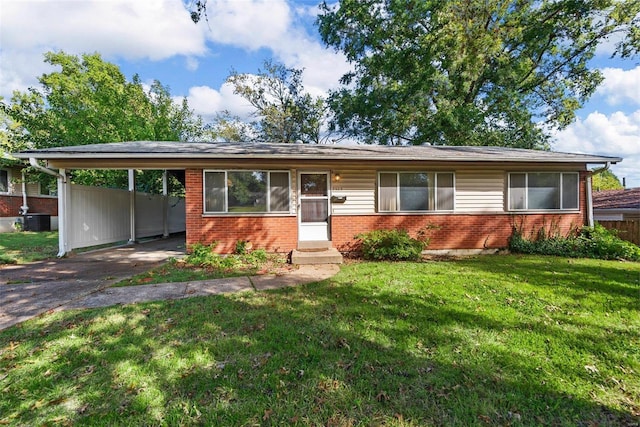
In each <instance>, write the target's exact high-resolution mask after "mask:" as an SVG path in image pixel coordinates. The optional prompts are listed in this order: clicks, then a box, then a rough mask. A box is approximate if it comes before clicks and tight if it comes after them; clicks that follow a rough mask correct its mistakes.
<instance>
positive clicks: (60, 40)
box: [0, 0, 640, 187]
mask: <svg viewBox="0 0 640 427" xmlns="http://www.w3.org/2000/svg"><path fill="white" fill-rule="evenodd" d="M318 2H319V1H317V0H209V1H208V9H209V13H208V15H209V23H208V25H207V23H206V22H201V23H200V24H199V25H194V24H193V23H192V22H191V20H190V18H189V15H188V13H187V12H186V10H185V8H184V4H183V2H182V0H96V1H93V0H2V2H1V3H0V96H3V97H5V99H6V98H9V97H10V96H11V93H12V91H13V90H25V89H26V88H28V87H29V86H35V85H37V77H38V76H39V75H41V74H42V73H45V72H50V71H52V69H51V68H49V67H48V66H47V65H46V64H44V63H43V61H42V58H43V54H44V53H45V52H47V51H50V50H64V51H66V52H68V53H73V54H80V53H84V52H99V53H101V54H102V56H103V58H104V59H106V60H108V61H111V62H114V63H116V64H118V65H119V66H120V69H121V70H122V72H123V73H124V74H125V75H126V76H127V78H131V77H132V76H133V74H136V73H137V74H139V75H140V77H141V79H142V81H143V82H145V83H151V82H152V81H153V80H154V79H157V80H160V81H161V82H162V83H163V84H165V85H168V86H170V88H171V93H172V95H174V96H175V97H176V99H179V98H180V97H187V99H188V100H189V104H190V106H191V107H192V108H193V109H194V110H195V111H196V113H198V114H200V115H201V116H203V118H204V119H205V120H208V119H210V118H211V117H213V116H214V115H215V113H216V112H218V111H222V110H225V109H226V110H229V111H231V112H233V113H236V114H239V115H247V114H249V113H250V111H251V110H250V107H249V106H248V105H247V104H246V102H245V101H243V100H242V99H240V98H239V97H237V96H236V95H234V94H233V91H232V89H231V88H230V87H229V86H228V85H225V84H224V81H225V79H226V77H227V76H228V74H229V72H230V71H231V69H235V70H237V71H238V72H243V73H244V72H246V73H254V72H257V70H258V68H260V66H261V64H262V62H263V61H264V60H265V59H268V58H273V59H274V60H275V61H278V62H281V63H284V64H285V65H286V66H288V67H294V68H303V69H304V70H305V71H304V84H305V86H306V88H307V90H308V91H310V92H311V93H313V94H314V95H320V94H323V93H326V91H327V90H330V89H334V88H336V87H338V79H339V78H340V76H342V75H343V74H344V73H345V72H346V71H348V70H349V69H350V65H349V64H348V63H347V62H346V61H345V59H344V57H343V56H342V55H341V54H340V53H336V52H334V51H333V50H330V49H326V48H325V47H324V46H323V45H322V43H321V42H320V40H319V37H318V34H317V31H316V28H315V27H314V21H315V16H316V14H317V12H318V9H317V4H318ZM614 42H615V41H614V40H612V41H610V42H609V43H606V44H604V45H602V46H600V47H599V50H598V55H597V56H596V58H594V60H593V65H594V67H597V68H600V69H601V70H602V72H603V74H604V76H605V81H604V83H603V84H602V85H601V87H600V88H599V89H598V91H597V93H596V94H595V95H594V96H593V97H592V98H591V99H590V100H589V102H588V103H587V104H586V105H585V106H584V108H583V109H581V110H580V111H579V112H578V119H577V120H576V122H575V123H573V124H572V125H571V126H569V127H568V128H567V129H564V130H561V131H558V132H556V133H555V142H554V144H553V149H554V150H556V151H565V152H582V153H591V154H602V155H610V156H618V157H624V161H623V162H622V163H620V164H618V165H614V166H612V170H613V172H614V173H616V174H617V175H618V176H619V177H620V178H622V177H626V180H627V187H640V65H639V61H640V59H638V58H637V59H635V60H630V61H621V60H618V59H611V58H610V56H611V53H612V46H613V44H614Z"/></svg>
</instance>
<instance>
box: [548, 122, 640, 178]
mask: <svg viewBox="0 0 640 427" xmlns="http://www.w3.org/2000/svg"><path fill="white" fill-rule="evenodd" d="M555 139H556V142H555V144H554V146H553V149H554V150H555V151H564V152H572V153H588V154H598V155H605V156H614V157H622V158H623V159H624V160H623V161H622V162H621V163H619V164H617V165H613V166H612V167H611V170H612V171H613V172H614V173H615V174H616V175H617V176H618V177H619V178H620V179H622V178H623V177H626V179H627V186H628V187H640V110H636V111H635V112H632V113H630V114H625V113H624V112H621V111H618V112H615V113H613V114H610V115H604V114H602V113H599V112H597V111H596V112H593V113H591V114H589V115H588V116H587V117H586V118H585V119H584V120H577V121H576V122H575V123H573V124H572V125H571V126H569V127H568V128H566V129H565V130H563V131H560V132H558V133H557V134H556V138H555Z"/></svg>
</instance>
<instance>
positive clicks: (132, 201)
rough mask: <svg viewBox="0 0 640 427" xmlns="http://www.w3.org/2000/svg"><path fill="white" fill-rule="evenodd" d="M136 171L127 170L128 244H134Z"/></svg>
mask: <svg viewBox="0 0 640 427" xmlns="http://www.w3.org/2000/svg"><path fill="white" fill-rule="evenodd" d="M135 172H136V171H135V170H134V169H129V221H130V224H131V228H130V236H129V243H135V242H136V173H135Z"/></svg>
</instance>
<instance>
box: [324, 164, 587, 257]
mask: <svg viewBox="0 0 640 427" xmlns="http://www.w3.org/2000/svg"><path fill="white" fill-rule="evenodd" d="M586 176H587V172H581V173H580V192H579V194H580V212H576V213H544V214H541V213H526V214H522V213H517V214H515V213H514V214H510V213H498V214H475V215H474V214H470V215H467V214H448V215H434V214H430V215H361V216H351V215H350V216H336V215H334V216H332V217H331V240H332V241H333V246H334V247H336V248H337V249H338V250H340V251H343V252H347V251H350V250H354V249H357V247H354V244H355V243H356V240H355V239H354V236H355V235H356V234H358V233H362V232H366V231H369V230H375V229H405V230H407V231H408V232H409V233H410V234H411V235H412V236H415V235H416V233H417V232H418V231H419V230H421V229H423V228H424V227H428V226H433V228H431V229H429V230H427V231H426V233H427V234H426V235H427V236H429V238H430V243H429V246H428V247H427V249H489V248H504V247H506V246H507V244H508V239H509V236H511V232H512V228H513V226H516V227H517V228H518V229H520V230H521V231H522V233H523V235H524V236H526V237H528V236H529V235H530V233H534V235H535V233H537V232H538V230H539V229H540V228H542V227H545V229H547V230H551V231H557V232H559V233H561V234H564V235H566V234H567V233H569V232H570V231H571V230H573V229H575V228H576V227H581V226H583V225H586V223H587V214H586V212H587V202H586V183H585V178H586Z"/></svg>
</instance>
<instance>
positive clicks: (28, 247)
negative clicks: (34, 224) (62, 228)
mask: <svg viewBox="0 0 640 427" xmlns="http://www.w3.org/2000/svg"><path fill="white" fill-rule="evenodd" d="M57 253H58V232H57V231H40V232H34V231H21V232H17V233H0V264H24V263H27V262H32V261H39V260H43V259H48V258H53V257H55V256H56V254H57Z"/></svg>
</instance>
